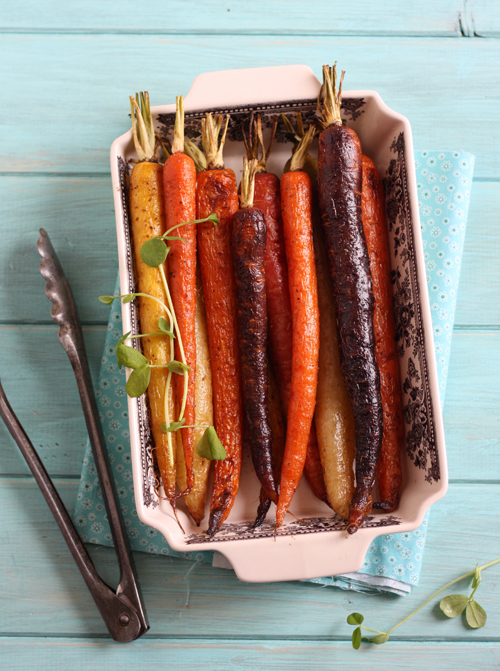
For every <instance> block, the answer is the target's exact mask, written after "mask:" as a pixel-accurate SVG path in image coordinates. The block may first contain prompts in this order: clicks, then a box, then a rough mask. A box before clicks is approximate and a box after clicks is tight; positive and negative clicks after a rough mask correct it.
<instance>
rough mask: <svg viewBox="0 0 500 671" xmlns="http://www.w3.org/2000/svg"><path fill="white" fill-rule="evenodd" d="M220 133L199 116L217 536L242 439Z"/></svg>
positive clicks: (229, 216)
mask: <svg viewBox="0 0 500 671" xmlns="http://www.w3.org/2000/svg"><path fill="white" fill-rule="evenodd" d="M228 120H229V118H228V119H227V120H226V126H225V129H224V132H223V136H222V140H221V142H220V145H219V144H218V135H219V132H220V128H221V123H222V121H221V119H219V118H218V119H213V118H212V115H211V114H207V117H206V119H204V120H203V127H202V130H203V136H202V139H203V148H204V150H205V154H206V158H207V164H208V170H205V171H203V172H200V173H199V174H198V180H197V188H196V208H197V218H198V219H203V218H204V217H208V216H209V215H210V214H212V212H215V213H216V214H217V217H218V220H219V223H218V226H214V225H213V224H212V223H206V224H198V251H199V259H200V270H201V279H202V285H203V293H204V296H205V304H206V308H207V327H208V341H209V346H210V362H211V367H212V383H213V394H214V415H215V429H216V431H217V435H218V437H219V439H220V440H221V442H222V444H223V445H224V448H225V450H226V455H227V457H226V459H225V460H224V461H216V462H215V477H214V487H213V491H212V498H211V502H210V520H209V527H208V533H209V534H210V535H213V534H215V533H216V532H217V531H218V530H219V529H220V526H221V524H222V523H223V522H224V520H225V519H226V518H227V516H228V515H229V513H230V511H231V508H232V506H233V503H234V498H235V496H236V493H237V491H238V486H239V480H240V471H241V455H242V443H243V404H242V396H241V380H240V370H239V360H238V329H237V322H236V281H235V277H234V261H233V252H232V246H231V230H232V221H233V215H234V213H235V212H236V211H237V209H238V190H237V185H236V178H235V176H234V172H233V171H232V170H226V169H224V163H223V160H222V147H223V144H224V139H225V134H226V129H227V123H228Z"/></svg>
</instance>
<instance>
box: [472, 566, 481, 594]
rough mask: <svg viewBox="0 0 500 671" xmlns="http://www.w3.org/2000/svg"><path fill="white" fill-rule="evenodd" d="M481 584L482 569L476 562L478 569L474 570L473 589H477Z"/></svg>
mask: <svg viewBox="0 0 500 671" xmlns="http://www.w3.org/2000/svg"><path fill="white" fill-rule="evenodd" d="M480 584H481V569H480V568H479V564H476V570H475V571H474V577H473V578H472V589H477V588H478V587H479V585H480Z"/></svg>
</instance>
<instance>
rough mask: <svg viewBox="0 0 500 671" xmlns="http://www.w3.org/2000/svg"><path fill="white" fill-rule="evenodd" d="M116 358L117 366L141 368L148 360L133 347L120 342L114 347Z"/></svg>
mask: <svg viewBox="0 0 500 671" xmlns="http://www.w3.org/2000/svg"><path fill="white" fill-rule="evenodd" d="M116 360H117V362H118V366H119V367H120V368H121V367H122V366H127V368H141V367H142V366H144V365H146V364H148V365H149V362H148V360H147V359H146V357H145V356H144V355H143V354H141V353H140V352H138V351H137V350H136V349H135V348H134V347H129V346H128V345H124V344H123V343H121V344H120V345H117V347H116Z"/></svg>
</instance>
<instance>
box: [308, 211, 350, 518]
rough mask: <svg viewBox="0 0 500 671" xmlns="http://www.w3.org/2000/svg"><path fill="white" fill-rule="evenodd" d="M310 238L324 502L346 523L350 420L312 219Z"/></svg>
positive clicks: (319, 239) (318, 234) (317, 225)
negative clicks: (314, 280) (315, 294)
mask: <svg viewBox="0 0 500 671" xmlns="http://www.w3.org/2000/svg"><path fill="white" fill-rule="evenodd" d="M313 234H314V252H315V255H316V274H317V278H318V305H319V370H318V393H317V396H316V412H315V413H314V421H315V425H316V434H317V436H318V447H319V453H320V457H321V465H322V467H323V474H324V480H325V487H326V491H327V492H328V500H329V502H330V505H331V506H332V508H333V510H334V511H335V512H336V513H337V515H339V516H340V517H342V518H343V519H345V520H347V518H348V517H349V505H350V503H351V500H352V497H353V494H354V470H353V467H354V458H355V433H354V417H353V415H352V407H351V401H350V399H349V396H348V394H347V389H346V387H345V382H344V377H343V375H342V370H341V366H340V352H339V343H338V336H337V323H336V317H335V307H334V304H333V296H332V289H331V283H330V274H329V271H328V261H327V258H326V251H325V247H324V243H323V231H322V230H321V221H317V220H316V218H315V219H314V231H313Z"/></svg>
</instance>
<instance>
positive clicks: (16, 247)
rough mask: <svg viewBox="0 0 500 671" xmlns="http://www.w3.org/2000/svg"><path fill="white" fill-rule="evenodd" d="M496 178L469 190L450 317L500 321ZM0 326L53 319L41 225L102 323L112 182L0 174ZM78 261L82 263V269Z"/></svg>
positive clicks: (81, 303) (109, 272) (111, 259)
mask: <svg viewBox="0 0 500 671" xmlns="http://www.w3.org/2000/svg"><path fill="white" fill-rule="evenodd" d="M499 210H500V184H499V183H482V182H479V183H476V184H474V185H473V188H472V197H471V208H470V213H469V221H468V226H467V236H466V243H465V252H464V261H463V270H462V277H461V280H460V291H459V297H458V308H457V315H456V320H455V323H456V324H458V325H465V326H500V301H498V300H497V297H498V294H499V292H500V264H499V263H498V258H499V257H500V240H499V236H498V234H497V227H498V224H497V219H498V212H499ZM0 216H1V220H2V231H3V235H2V246H1V248H0V285H1V286H3V287H8V291H4V292H3V296H2V301H1V302H0V324H2V323H4V324H5V323H16V324H19V323H23V322H24V323H33V322H38V323H40V322H45V323H47V322H50V303H49V301H48V300H46V299H45V297H44V295H43V290H44V281H43V279H42V277H41V276H40V273H39V270H38V265H39V256H38V252H37V251H36V241H37V239H38V229H39V228H40V227H43V228H45V229H46V230H47V231H48V232H49V235H50V236H51V239H52V241H53V243H54V246H55V249H56V251H57V253H58V254H59V256H60V259H61V262H62V264H63V267H64V268H65V271H66V273H67V276H68V279H69V281H70V283H71V286H72V288H73V292H74V295H75V299H76V302H77V304H78V309H79V312H80V317H81V319H82V321H83V323H86V324H99V323H102V324H106V323H107V319H108V310H107V309H106V308H105V307H104V306H103V305H102V304H101V303H99V302H98V301H97V296H99V295H101V294H109V293H112V292H113V289H114V286H115V279H116V274H117V257H116V235H115V223H114V212H113V198H112V190H111V182H110V180H109V179H108V178H107V177H105V176H102V177H100V178H96V179H84V178H78V177H74V178H53V177H45V176H39V177H35V176H32V177H25V176H16V177H5V176H4V177H2V176H0ZM82 267H83V268H84V269H85V270H84V272H82Z"/></svg>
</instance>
